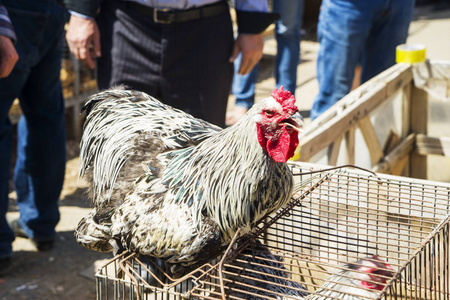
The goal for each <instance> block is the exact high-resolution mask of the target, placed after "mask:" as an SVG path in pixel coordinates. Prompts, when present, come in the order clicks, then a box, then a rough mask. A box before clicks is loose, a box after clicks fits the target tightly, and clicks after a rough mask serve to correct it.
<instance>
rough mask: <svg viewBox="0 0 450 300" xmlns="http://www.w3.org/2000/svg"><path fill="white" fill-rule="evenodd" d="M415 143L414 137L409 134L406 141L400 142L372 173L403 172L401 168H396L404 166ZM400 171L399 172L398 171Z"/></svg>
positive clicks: (412, 134)
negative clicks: (394, 170)
mask: <svg viewBox="0 0 450 300" xmlns="http://www.w3.org/2000/svg"><path fill="white" fill-rule="evenodd" d="M415 141H416V135H415V134H414V133H411V134H410V135H408V137H407V138H406V139H404V140H403V141H401V142H400V144H398V145H397V146H396V147H395V148H394V149H393V150H392V151H391V152H390V153H389V154H387V155H386V156H384V158H383V160H382V161H381V162H380V163H378V164H377V165H376V166H374V167H373V168H372V171H374V172H381V173H390V172H391V171H392V170H393V169H395V168H397V169H396V172H397V173H398V172H400V173H401V170H403V167H404V165H403V167H401V166H400V167H398V165H399V164H402V163H403V164H404V163H405V162H406V161H405V158H408V155H409V154H410V153H411V152H412V151H413V149H414V145H415ZM399 169H401V170H399Z"/></svg>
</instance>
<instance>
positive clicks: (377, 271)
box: [305, 255, 395, 300]
mask: <svg viewBox="0 0 450 300" xmlns="http://www.w3.org/2000/svg"><path fill="white" fill-rule="evenodd" d="M394 275H395V272H394V269H393V268H392V267H391V265H389V264H388V263H387V262H385V261H383V260H381V259H380V258H378V257H377V256H376V255H372V256H369V257H366V258H363V259H360V260H358V261H357V262H356V263H349V264H347V265H346V266H345V268H343V269H342V270H339V271H337V272H336V273H335V274H332V275H331V276H330V277H328V279H327V280H326V281H325V282H324V283H323V284H322V286H321V287H320V288H319V289H318V290H317V291H315V292H314V294H311V295H309V296H308V297H306V298H305V300H325V299H343V300H362V299H378V296H379V295H380V291H382V290H383V289H384V287H385V285H386V284H387V282H388V281H389V280H390V279H391V278H392V277H393V276H394Z"/></svg>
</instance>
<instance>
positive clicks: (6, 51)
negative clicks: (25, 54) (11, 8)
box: [0, 3, 19, 78]
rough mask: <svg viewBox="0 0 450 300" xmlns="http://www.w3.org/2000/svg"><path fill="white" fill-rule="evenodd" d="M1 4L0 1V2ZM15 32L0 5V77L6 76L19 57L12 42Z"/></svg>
mask: <svg viewBox="0 0 450 300" xmlns="http://www.w3.org/2000/svg"><path fill="white" fill-rule="evenodd" d="M0 4H1V3H0ZM15 41H16V34H15V33H14V29H13V27H12V24H11V21H10V20H9V16H8V12H7V11H6V8H5V7H4V6H1V5H0V78H4V77H8V76H9V74H10V73H11V71H12V69H13V68H14V65H15V64H16V62H17V60H18V59H19V55H18V54H17V51H16V48H14V42H15Z"/></svg>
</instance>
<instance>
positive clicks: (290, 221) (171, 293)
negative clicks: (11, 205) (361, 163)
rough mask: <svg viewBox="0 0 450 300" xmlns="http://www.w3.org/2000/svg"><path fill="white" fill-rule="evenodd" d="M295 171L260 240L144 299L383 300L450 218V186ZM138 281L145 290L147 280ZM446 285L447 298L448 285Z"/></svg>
mask: <svg viewBox="0 0 450 300" xmlns="http://www.w3.org/2000/svg"><path fill="white" fill-rule="evenodd" d="M291 168H292V172H293V174H294V178H295V182H296V190H295V193H294V195H293V197H292V201H291V202H290V203H289V204H288V205H287V207H286V208H284V209H281V210H280V211H279V212H278V213H277V214H276V215H274V216H272V217H270V218H268V219H267V220H266V221H265V222H264V223H261V224H260V225H259V227H258V230H256V231H255V233H254V239H252V238H245V239H244V238H242V239H241V240H239V241H238V242H237V244H236V245H235V247H234V250H232V251H230V252H229V253H228V255H227V256H226V257H225V259H224V260H223V261H222V263H217V264H214V263H211V264H210V265H209V266H205V267H203V268H200V269H198V270H197V271H196V272H193V273H191V274H190V275H188V276H186V277H185V278H183V279H181V280H180V281H176V282H175V281H174V280H172V279H170V278H169V277H168V276H166V278H165V279H164V280H163V281H164V282H160V283H158V285H157V286H152V287H151V288H150V290H151V291H152V292H151V293H147V294H145V293H144V294H145V295H147V296H146V297H149V298H148V299H160V298H152V297H156V296H157V295H158V293H163V294H164V295H166V296H165V298H161V299H166V298H167V299H172V298H171V297H174V298H173V299H181V298H182V296H183V297H187V296H189V297H193V298H197V299H223V298H224V296H225V297H226V298H227V299H377V298H381V297H383V295H385V294H386V291H387V290H388V288H389V285H391V284H392V282H394V279H395V278H394V279H393V276H394V275H395V274H396V273H397V271H399V270H401V269H402V268H404V266H405V264H407V263H408V262H410V261H411V259H412V258H413V256H414V255H416V254H417V251H418V249H421V247H423V246H424V244H425V243H426V242H427V241H428V240H429V238H430V235H431V234H432V232H433V230H434V229H435V228H436V226H438V225H439V224H440V223H441V225H442V221H443V220H445V218H446V216H447V215H448V213H449V211H450V201H449V199H450V185H448V184H444V183H436V182H430V181H424V180H416V179H410V178H403V177H395V176H389V175H379V174H377V175H374V174H371V173H369V172H364V171H360V170H351V169H336V170H330V171H323V172H319V173H309V172H310V171H311V170H312V169H314V168H315V169H317V168H318V166H316V165H312V164H304V163H302V164H297V163H296V164H292V165H291ZM447 223H448V220H447ZM447 235H448V234H447ZM448 242H449V241H448V238H447V239H446V240H444V239H443V240H442V241H441V240H439V243H437V246H435V248H433V251H434V252H436V251H441V250H442V252H443V253H448V251H449V250H448V249H449V245H448ZM446 251H447V252H446ZM439 253H440V252H439ZM445 255H447V256H445ZM445 255H444V254H442V255H441V254H439V255H436V254H435V255H434V256H436V257H438V258H441V256H442V261H440V262H439V264H440V263H442V262H444V263H445V260H447V269H446V270H445V268H444V271H443V272H444V273H443V274H444V276H445V275H446V276H447V277H448V254H445ZM133 259H134V260H136V258H135V257H134V258H133ZM424 259H425V258H424ZM369 267H370V268H369ZM422 267H423V266H422V265H420V266H412V267H410V268H409V269H408V274H412V273H414V272H415V273H420V275H422V276H421V277H420V278H419V277H414V278H412V277H411V278H410V279H409V280H408V281H409V283H408V284H411V283H412V282H413V281H414V283H415V284H416V285H421V284H422V281H423V280H425V279H424V278H426V275H427V274H422V273H423V270H421V268H422ZM369 269H370V273H367V272H368V271H367V270H369ZM421 272H422V273H421ZM445 272H447V273H445ZM137 273H139V272H137ZM99 274H100V276H102V274H101V272H100V273H99ZM103 275H104V274H103ZM133 276H134V277H135V278H136V274H134V275H133ZM402 276H404V275H402ZM137 277H139V276H137ZM156 277H158V276H156ZM396 278H397V279H398V278H400V277H396ZM408 278H409V277H408ZM133 281H134V282H135V283H137V284H140V285H147V286H148V284H147V283H146V282H148V278H142V277H139V280H136V279H133ZM138 281H139V282H138ZM129 282H131V281H130V280H129ZM361 283H362V284H361ZM180 284H184V288H182V289H180V288H179V287H180ZM445 284H447V290H445ZM443 285H444V286H443V290H444V293H448V285H449V283H448V282H447V283H445V282H444V283H443ZM177 286H178V288H177ZM404 288H406V287H404ZM408 289H410V287H408ZM398 292H399V291H395V293H398ZM391 293H392V292H391ZM446 295H447V296H450V295H448V294H446ZM177 297H179V298H177ZM352 297H356V298H352Z"/></svg>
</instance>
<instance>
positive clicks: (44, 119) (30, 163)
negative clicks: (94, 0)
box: [0, 0, 68, 258]
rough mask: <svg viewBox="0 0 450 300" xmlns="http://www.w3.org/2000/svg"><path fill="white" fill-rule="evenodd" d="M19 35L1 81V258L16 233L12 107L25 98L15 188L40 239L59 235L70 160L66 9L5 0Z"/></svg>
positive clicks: (46, 1)
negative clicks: (14, 58) (12, 221)
mask: <svg viewBox="0 0 450 300" xmlns="http://www.w3.org/2000/svg"><path fill="white" fill-rule="evenodd" d="M3 4H4V5H5V6H6V7H7V9H8V12H9V16H10V17H11V22H12V24H13V26H14V30H15V31H16V34H17V44H16V45H15V47H16V50H17V53H18V54H19V57H20V58H19V61H18V62H17V64H16V65H15V66H14V69H13V71H12V73H11V74H10V75H9V76H8V77H6V78H3V79H1V80H0V258H1V257H6V256H10V255H11V252H12V248H11V242H12V241H13V240H14V234H13V232H12V231H11V229H10V228H9V226H8V224H7V223H6V218H5V216H6V212H7V210H8V202H9V199H8V192H9V177H10V171H11V150H12V135H13V126H12V125H11V122H10V120H9V118H8V111H9V109H10V107H11V104H12V103H13V101H14V99H15V98H19V100H20V107H21V108H22V112H23V114H22V116H21V118H20V121H19V123H18V124H17V159H16V165H15V170H14V187H15V190H16V192H17V204H18V206H19V211H20V219H19V223H20V225H21V226H22V228H23V229H24V230H25V232H26V233H27V234H28V235H29V236H30V237H32V238H34V239H36V240H47V239H51V238H53V237H54V236H55V235H56V232H55V226H56V224H57V223H58V221H59V217H60V214H59V209H58V199H59V196H60V192H61V189H62V186H63V181H64V170H65V163H66V148H65V145H66V135H65V134H66V129H65V121H64V99H63V95H62V91H61V83H60V81H59V74H60V71H61V55H62V46H63V34H64V23H65V22H66V21H67V17H68V14H67V12H66V10H65V9H64V8H63V7H61V6H58V5H56V3H55V1H51V0H20V1H19V0H3Z"/></svg>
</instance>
